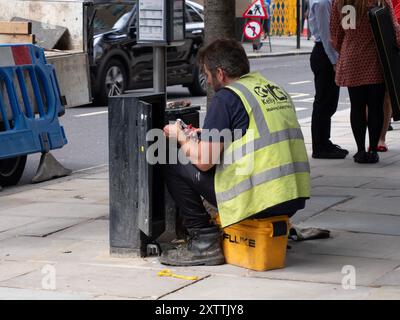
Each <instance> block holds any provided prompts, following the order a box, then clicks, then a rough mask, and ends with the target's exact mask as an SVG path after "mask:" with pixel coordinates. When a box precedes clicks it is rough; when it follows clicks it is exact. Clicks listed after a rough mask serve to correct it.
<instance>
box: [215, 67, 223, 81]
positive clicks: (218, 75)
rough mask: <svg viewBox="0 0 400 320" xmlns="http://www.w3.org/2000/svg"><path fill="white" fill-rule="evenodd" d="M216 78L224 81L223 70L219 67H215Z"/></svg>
mask: <svg viewBox="0 0 400 320" xmlns="http://www.w3.org/2000/svg"><path fill="white" fill-rule="evenodd" d="M217 79H218V81H220V82H223V81H225V72H224V70H222V69H221V68H217Z"/></svg>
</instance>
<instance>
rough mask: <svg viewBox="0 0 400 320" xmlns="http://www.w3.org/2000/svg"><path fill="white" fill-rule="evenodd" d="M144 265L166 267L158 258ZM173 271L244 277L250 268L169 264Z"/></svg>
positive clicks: (147, 266)
mask: <svg viewBox="0 0 400 320" xmlns="http://www.w3.org/2000/svg"><path fill="white" fill-rule="evenodd" d="M143 267H146V268H160V269H163V268H166V266H165V265H162V264H161V263H160V262H159V260H158V258H152V259H151V260H149V262H148V263H146V264H144V265H143ZM168 269H170V270H171V271H172V272H176V273H178V274H179V273H181V272H186V271H187V272H189V273H193V275H195V274H196V272H204V273H207V274H211V275H217V276H218V275H219V276H226V277H233V278H236V277H244V276H246V275H247V274H248V273H249V270H248V269H244V268H240V267H237V266H234V265H230V264H223V265H219V266H190V267H172V266H169V267H168Z"/></svg>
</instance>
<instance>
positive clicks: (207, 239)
mask: <svg viewBox="0 0 400 320" xmlns="http://www.w3.org/2000/svg"><path fill="white" fill-rule="evenodd" d="M221 242H222V231H221V230H220V228H219V227H217V226H211V227H209V228H201V229H188V241H187V243H185V244H183V245H181V246H179V247H178V248H177V249H173V250H168V251H167V252H163V253H162V255H161V257H160V262H161V263H162V264H166V265H171V266H200V265H205V266H216V265H220V264H224V263H225V257H224V254H223V252H222V246H221Z"/></svg>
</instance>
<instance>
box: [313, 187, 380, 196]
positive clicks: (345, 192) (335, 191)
mask: <svg viewBox="0 0 400 320" xmlns="http://www.w3.org/2000/svg"><path fill="white" fill-rule="evenodd" d="M384 192H385V190H382V189H366V188H345V187H318V188H313V189H312V190H311V198H313V197H315V196H337V197H359V196H365V197H374V196H378V195H381V194H383V193H384Z"/></svg>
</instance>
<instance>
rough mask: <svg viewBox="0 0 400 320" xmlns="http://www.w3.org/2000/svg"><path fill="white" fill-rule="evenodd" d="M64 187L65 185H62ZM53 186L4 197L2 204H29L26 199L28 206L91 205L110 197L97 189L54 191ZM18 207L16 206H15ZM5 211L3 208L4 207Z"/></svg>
mask: <svg viewBox="0 0 400 320" xmlns="http://www.w3.org/2000/svg"><path fill="white" fill-rule="evenodd" d="M60 185H63V183H60ZM53 186H57V185H51V186H48V187H44V188H39V189H34V190H27V191H23V192H19V193H14V194H11V195H7V196H4V197H2V198H1V199H2V203H3V202H4V203H6V204H7V203H13V202H17V203H19V205H18V206H21V205H23V204H24V202H27V200H26V199H29V200H30V201H29V202H27V203H26V204H30V203H34V202H58V203H68V204H69V203H76V204H88V203H89V204H91V203H95V202H96V201H99V200H102V199H104V198H105V197H108V194H107V193H106V192H105V191H104V190H103V191H101V190H99V189H95V190H90V191H89V190H85V189H84V188H80V189H79V188H75V189H68V188H62V187H61V188H59V187H58V188H57V189H53ZM54 188H55V187H54ZM61 191H62V196H61V197H60V192H61ZM14 207H16V206H14ZM2 210H3V207H2Z"/></svg>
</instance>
